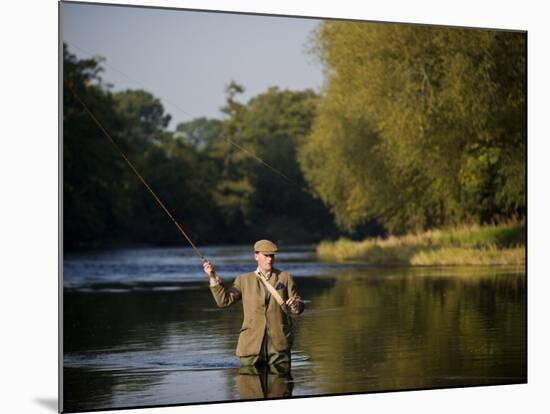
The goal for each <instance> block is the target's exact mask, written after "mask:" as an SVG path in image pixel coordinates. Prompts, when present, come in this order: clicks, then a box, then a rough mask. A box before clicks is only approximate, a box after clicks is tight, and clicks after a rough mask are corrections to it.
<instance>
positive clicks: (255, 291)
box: [204, 240, 304, 369]
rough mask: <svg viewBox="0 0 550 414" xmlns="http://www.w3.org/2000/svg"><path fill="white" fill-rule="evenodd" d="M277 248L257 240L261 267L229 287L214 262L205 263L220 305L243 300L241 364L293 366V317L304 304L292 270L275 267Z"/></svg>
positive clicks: (237, 279) (238, 346)
mask: <svg viewBox="0 0 550 414" xmlns="http://www.w3.org/2000/svg"><path fill="white" fill-rule="evenodd" d="M277 250H278V249H277V246H276V245H275V243H273V242H270V241H269V240H260V241H258V242H256V244H254V252H255V253H254V258H255V260H256V261H257V262H258V268H257V269H256V271H254V272H250V273H245V274H242V275H239V276H237V278H236V279H235V281H234V282H233V286H231V287H230V288H226V287H225V286H224V284H223V282H222V281H221V280H220V278H219V277H218V276H217V275H216V272H215V270H214V266H213V265H212V264H211V263H209V262H206V263H204V271H205V272H206V274H207V275H208V276H209V277H210V290H211V291H212V295H213V296H214V299H215V301H216V303H217V305H218V306H219V307H227V306H230V305H232V304H233V303H235V302H237V301H239V300H242V303H243V314H244V315H243V316H244V317H243V324H242V327H241V332H240V335H239V341H238V344H237V352H236V354H237V356H238V357H239V358H240V361H241V366H254V365H262V364H268V365H273V366H278V367H279V368H278V369H281V368H283V369H285V368H286V369H290V348H291V347H292V340H293V334H292V317H293V316H294V315H297V314H300V313H302V312H303V310H304V304H303V302H302V301H301V300H300V298H299V296H298V293H297V291H296V286H295V284H294V280H293V279H292V277H291V276H290V274H289V273H287V272H282V271H280V270H278V269H275V268H274V267H273V263H274V262H275V253H277Z"/></svg>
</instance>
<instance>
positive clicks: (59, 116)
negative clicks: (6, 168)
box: [57, 1, 64, 413]
mask: <svg viewBox="0 0 550 414" xmlns="http://www.w3.org/2000/svg"><path fill="white" fill-rule="evenodd" d="M57 5H58V6H57V13H58V25H57V36H58V39H57V59H58V70H57V105H58V107H57V131H58V134H57V157H58V158H57V200H58V207H57V219H58V227H57V228H58V230H57V231H58V233H57V252H58V253H57V257H58V263H57V266H58V267H57V268H58V271H57V306H58V315H57V333H58V336H57V349H58V354H57V369H58V372H57V387H58V389H57V411H58V412H59V413H62V412H64V411H63V408H64V407H63V1H59V2H58V4H57Z"/></svg>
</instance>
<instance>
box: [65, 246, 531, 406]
mask: <svg viewBox="0 0 550 414" xmlns="http://www.w3.org/2000/svg"><path fill="white" fill-rule="evenodd" d="M283 248H284V252H282V253H280V254H279V255H277V263H276V267H278V268H280V269H282V270H286V271H289V272H291V274H292V275H293V276H294V278H295V280H296V282H297V285H298V289H299V293H300V295H301V297H302V298H303V299H304V300H305V301H306V311H305V312H304V314H302V315H301V316H300V317H299V320H298V322H297V324H296V326H295V343H294V347H293V353H292V371H291V373H290V374H286V375H280V374H276V373H270V372H259V373H244V372H242V370H239V363H238V359H237V357H235V355H234V350H235V346H236V342H237V337H238V333H239V328H240V326H241V306H240V304H237V305H235V306H233V307H232V308H229V309H218V308H217V307H216V306H215V304H214V301H213V299H212V296H211V294H210V291H209V289H208V286H207V280H206V276H205V275H204V273H203V272H202V266H201V265H200V261H199V260H198V258H197V256H196V255H195V254H194V253H193V252H192V251H191V250H190V249H186V248H133V249H121V250H110V251H94V252H84V253H82V252H80V253H71V254H65V257H64V265H63V271H64V281H63V285H64V294H63V303H64V306H63V313H64V322H63V329H64V338H63V379H64V383H63V394H64V398H63V399H64V409H65V411H82V410H92V409H94V410H96V409H106V408H122V407H146V406H159V405H160V406H162V405H170V404H187V403H197V402H213V401H227V400H241V399H262V398H280V397H289V396H312V395H331V394H345V393H357V392H361V393H362V392H376V391H386V390H404V389H406V390H410V389H426V388H440V387H455V386H470V385H496V384H511V383H524V382H526V380H527V361H526V359H527V347H526V336H527V335H526V279H525V270H524V269H523V268H504V267H496V268H495V267H480V268H477V267H475V268H474V267H468V268H420V269H414V268H373V267H370V266H368V265H366V264H363V263H346V264H337V263H327V262H319V261H317V260H316V258H315V254H314V251H313V247H311V246H283ZM202 252H203V253H204V254H205V255H206V256H207V257H208V258H209V259H210V260H211V261H212V262H213V263H214V264H215V265H216V268H217V271H218V273H219V274H220V275H221V276H222V278H223V279H224V280H226V281H227V283H231V281H232V280H233V278H234V277H235V276H236V275H237V274H239V273H243V272H247V271H250V270H253V269H254V268H255V262H254V260H253V255H252V253H251V252H250V250H249V247H241V246H237V247H233V246H232V247H209V248H204V249H202Z"/></svg>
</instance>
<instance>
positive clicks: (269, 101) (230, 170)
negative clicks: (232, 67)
mask: <svg viewBox="0 0 550 414" xmlns="http://www.w3.org/2000/svg"><path fill="white" fill-rule="evenodd" d="M227 91H228V99H227V105H226V107H225V108H224V112H226V113H227V114H228V115H229V118H228V120H227V121H225V122H224V125H223V127H224V130H223V135H222V137H221V139H220V140H219V141H217V142H216V144H215V145H214V146H213V154H214V156H215V157H218V158H219V159H223V172H222V174H221V179H220V180H219V182H218V187H217V193H216V197H217V198H216V199H217V202H218V204H219V205H220V206H221V208H224V209H225V210H226V214H232V216H230V217H231V218H233V217H234V216H237V213H239V216H238V217H239V218H240V219H242V220H243V222H244V224H245V225H246V226H248V227H250V228H251V234H252V237H260V236H261V235H262V234H263V235H264V237H268V236H269V237H272V238H274V239H295V240H296V239H297V240H302V241H305V240H314V239H318V238H320V237H321V236H322V235H323V234H325V235H326V234H330V232H331V231H332V230H333V225H332V218H331V217H330V215H329V214H328V211H327V210H326V208H325V207H324V206H323V205H322V203H321V202H320V201H319V200H315V199H314V198H313V197H312V196H311V195H310V193H309V192H308V191H307V190H305V187H306V183H305V180H304V178H303V175H302V172H301V170H300V166H299V164H298V162H297V153H296V149H297V148H298V147H299V146H300V145H301V144H302V142H303V141H304V140H305V138H306V136H307V135H308V134H309V132H310V129H311V123H312V120H313V117H314V114H315V109H316V106H317V96H316V95H315V94H314V93H313V91H311V90H305V91H289V90H280V89H278V88H276V87H272V88H269V89H268V90H267V91H266V92H264V93H262V94H259V95H258V96H256V97H254V98H252V99H251V100H250V101H249V102H248V103H247V104H246V105H245V104H242V103H239V102H237V101H236V99H235V98H236V96H237V94H238V93H241V92H243V91H244V88H243V87H242V86H240V85H238V84H236V83H231V84H230V85H229V87H228V89H227ZM230 208H232V210H229V209H230Z"/></svg>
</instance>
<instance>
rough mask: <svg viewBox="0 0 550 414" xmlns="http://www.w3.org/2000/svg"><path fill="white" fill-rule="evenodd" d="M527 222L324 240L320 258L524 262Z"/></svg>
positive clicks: (418, 263)
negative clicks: (398, 234)
mask: <svg viewBox="0 0 550 414" xmlns="http://www.w3.org/2000/svg"><path fill="white" fill-rule="evenodd" d="M525 233H526V232H525V222H524V221H521V222H516V221H514V222H509V223H504V224H498V225H487V226H478V225H468V226H458V227H453V228H447V229H441V230H430V231H427V232H424V233H419V234H409V235H405V236H399V237H396V236H390V237H388V238H386V239H379V238H377V239H366V240H363V241H352V240H348V239H339V240H337V241H334V242H327V241H324V242H321V243H320V244H319V245H318V246H317V256H318V257H319V258H320V259H321V260H335V261H339V262H343V261H357V260H360V261H364V262H368V263H370V264H373V265H408V266H462V265H523V264H525V238H526V234H525Z"/></svg>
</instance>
